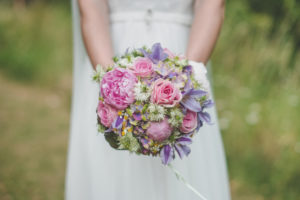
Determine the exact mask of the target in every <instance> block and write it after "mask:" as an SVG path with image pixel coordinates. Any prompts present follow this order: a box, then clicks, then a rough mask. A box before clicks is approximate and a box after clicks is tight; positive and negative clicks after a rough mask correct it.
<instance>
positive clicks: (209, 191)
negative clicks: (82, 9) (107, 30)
mask: <svg viewBox="0 0 300 200" xmlns="http://www.w3.org/2000/svg"><path fill="white" fill-rule="evenodd" d="M76 2H77V1H76V0H73V21H74V26H73V28H74V29H73V31H74V82H73V100H72V113H71V133H70V143H69V154H68V164H67V173H66V191H65V197H66V200H119V199H122V200H193V199H198V197H197V196H196V195H195V194H194V193H193V192H191V191H190V190H189V189H188V188H187V187H186V186H185V185H184V184H183V183H182V182H180V181H178V180H177V179H176V177H175V175H174V173H173V172H172V171H171V170H170V169H169V168H168V167H166V166H164V165H163V164H162V163H161V160H160V158H159V157H156V158H153V157H148V156H137V155H135V154H129V152H127V151H117V150H115V149H113V148H111V147H110V146H109V144H108V143H107V142H106V141H105V139H104V137H103V135H102V134H100V133H97V126H96V123H97V122H96V106H97V99H98V92H99V88H98V85H97V84H96V83H94V82H92V78H91V77H92V73H93V71H92V66H91V64H90V62H89V58H88V57H87V55H86V52H85V50H84V46H83V43H82V40H81V34H80V28H79V19H78V7H77V3H76ZM108 3H109V8H110V13H111V14H110V19H111V35H112V40H113V47H114V50H115V53H116V54H117V55H118V54H122V53H124V52H125V50H126V49H127V47H141V46H143V45H148V46H151V45H152V44H153V43H156V42H160V43H161V44H162V46H163V47H167V48H169V49H170V50H172V51H174V52H176V53H184V52H185V49H186V45H187V40H188V35H189V29H190V25H191V22H192V17H193V1H192V0H108ZM209 112H210V114H211V117H212V121H213V122H214V125H211V126H210V125H207V124H205V125H204V126H203V127H202V128H200V131H199V133H198V134H197V135H195V137H194V139H193V144H192V145H191V146H190V147H191V150H192V151H191V154H190V155H189V156H188V157H186V158H184V159H183V160H180V158H179V157H178V156H177V157H176V159H175V160H174V161H173V162H172V164H173V166H174V168H176V169H177V170H178V171H179V172H180V173H181V174H182V175H183V176H184V177H185V178H186V180H187V181H188V182H189V183H190V184H191V185H193V186H194V187H195V188H196V189H197V190H198V191H199V192H200V193H201V194H203V195H204V196H205V197H206V198H207V199H209V200H229V199H230V193H229V183H228V178H227V169H226V162H225V156H224V152H223V145H222V140H221V136H220V131H219V126H218V121H217V116H216V110H215V108H211V109H210V110H209Z"/></svg>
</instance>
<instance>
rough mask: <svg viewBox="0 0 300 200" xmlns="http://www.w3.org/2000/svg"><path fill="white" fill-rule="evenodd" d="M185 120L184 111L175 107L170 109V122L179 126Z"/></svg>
mask: <svg viewBox="0 0 300 200" xmlns="http://www.w3.org/2000/svg"><path fill="white" fill-rule="evenodd" d="M182 120H183V113H182V112H181V110H180V109H178V108H174V109H172V110H171V111H170V118H169V123H170V124H171V125H172V126H174V127H179V126H180V125H181V123H182Z"/></svg>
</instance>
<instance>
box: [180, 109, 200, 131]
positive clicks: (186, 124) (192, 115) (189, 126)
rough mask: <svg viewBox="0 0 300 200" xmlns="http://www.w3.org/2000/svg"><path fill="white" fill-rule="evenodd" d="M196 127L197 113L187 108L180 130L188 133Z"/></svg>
mask: <svg viewBox="0 0 300 200" xmlns="http://www.w3.org/2000/svg"><path fill="white" fill-rule="evenodd" d="M196 127H197V113H196V112H193V111H190V110H188V111H187V112H186V114H185V116H184V118H183V122H182V125H181V127H180V131H181V132H183V133H190V132H192V131H193V130H195V128H196Z"/></svg>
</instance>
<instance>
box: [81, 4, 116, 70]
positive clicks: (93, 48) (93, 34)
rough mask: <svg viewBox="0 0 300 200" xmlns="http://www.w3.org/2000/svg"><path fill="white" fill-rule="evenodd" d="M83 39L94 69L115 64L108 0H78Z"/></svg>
mask: <svg viewBox="0 0 300 200" xmlns="http://www.w3.org/2000/svg"><path fill="white" fill-rule="evenodd" d="M78 5H79V10H80V19H81V30H82V37H83V41H84V44H85V48H86V50H87V54H88V56H89V58H90V60H91V63H92V65H93V68H94V69H95V68H96V66H97V65H98V64H100V65H101V66H103V67H105V68H106V67H108V66H109V65H112V64H113V60H112V57H113V49H112V42H111V37H110V32H109V9H108V5H107V1H106V0H78Z"/></svg>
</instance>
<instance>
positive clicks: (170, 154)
mask: <svg viewBox="0 0 300 200" xmlns="http://www.w3.org/2000/svg"><path fill="white" fill-rule="evenodd" d="M174 156H175V155H174V150H173V148H172V146H171V145H169V144H168V145H165V146H164V147H163V148H162V149H161V150H160V158H161V160H162V163H163V164H164V165H167V164H169V163H170V162H171V161H172V160H173V159H174Z"/></svg>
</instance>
